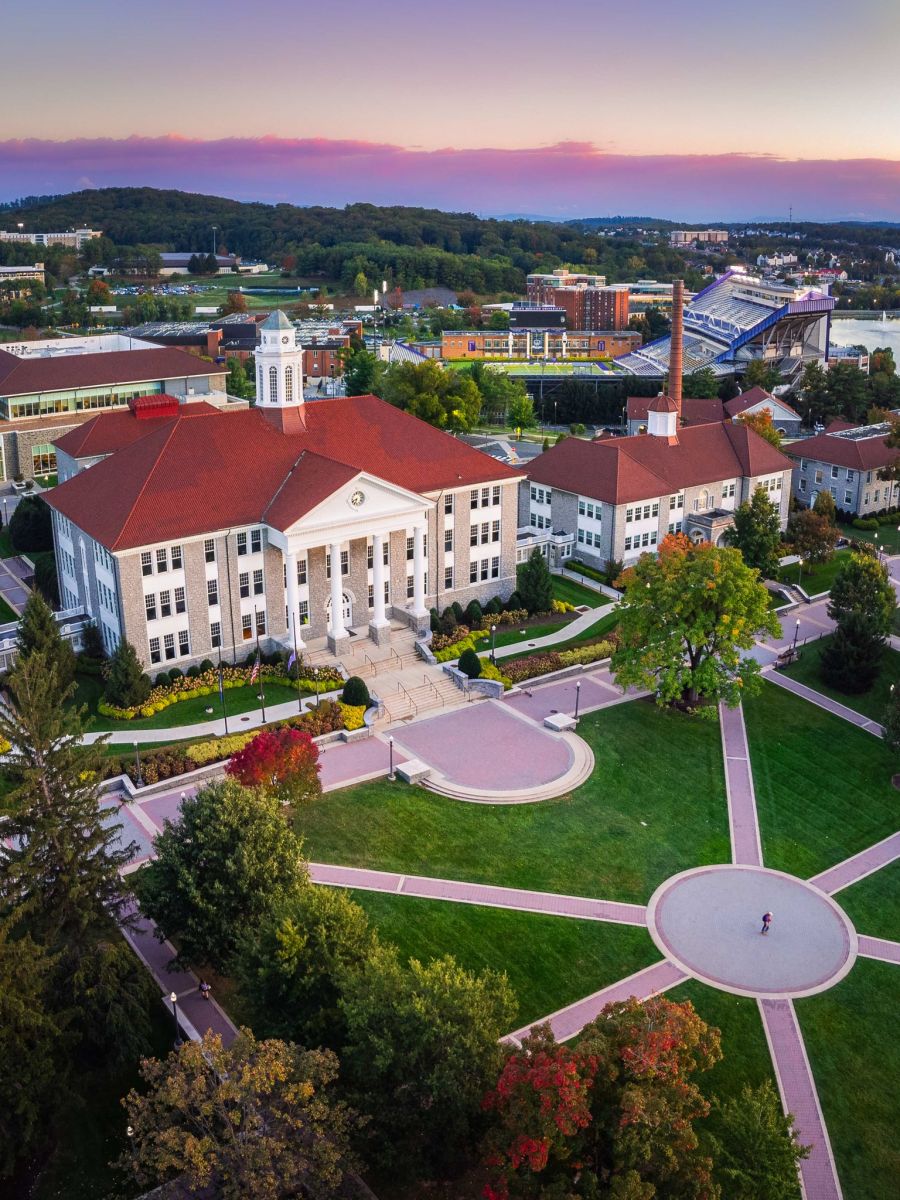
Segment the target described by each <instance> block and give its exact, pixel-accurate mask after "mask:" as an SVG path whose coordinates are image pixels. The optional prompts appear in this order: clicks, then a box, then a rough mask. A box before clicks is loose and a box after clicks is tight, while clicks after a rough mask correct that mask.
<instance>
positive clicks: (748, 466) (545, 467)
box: [528, 422, 792, 504]
mask: <svg viewBox="0 0 900 1200" xmlns="http://www.w3.org/2000/svg"><path fill="white" fill-rule="evenodd" d="M791 465H792V464H791V462H790V461H789V460H788V459H787V458H785V456H784V455H783V454H782V453H781V452H780V451H779V450H776V449H775V447H774V446H772V445H771V444H770V443H769V442H767V441H766V440H765V438H761V437H760V436H759V435H758V434H756V433H754V432H753V430H751V429H748V428H747V427H746V426H745V425H732V424H730V423H728V422H718V423H716V424H709V425H689V426H686V427H682V428H681V429H680V430H679V431H678V441H677V443H674V444H670V443H669V441H668V439H667V438H662V437H654V436H652V435H651V434H638V435H637V436H636V437H627V438H615V439H612V440H610V441H603V442H584V441H581V440H580V439H578V438H566V439H565V440H564V441H562V442H560V443H559V444H558V445H556V446H554V447H553V448H552V449H550V450H547V451H546V452H545V453H544V454H541V455H539V456H538V457H537V458H536V459H534V461H533V462H532V463H531V465H530V467H529V471H528V475H529V479H531V480H533V481H534V482H535V483H543V484H545V485H547V486H549V487H551V488H559V489H560V490H562V491H567V492H575V493H577V494H578V495H581V496H590V497H592V498H593V499H595V500H604V501H606V502H607V503H609V504H628V503H630V502H631V501H634V500H649V499H652V498H653V497H656V496H665V495H670V494H672V493H674V492H679V491H682V490H683V489H684V488H687V487H699V486H702V485H704V484H709V483H717V482H719V481H720V480H722V479H731V478H734V477H737V476H739V475H747V476H758V475H767V474H775V473H776V472H781V471H787V470H790V469H791Z"/></svg>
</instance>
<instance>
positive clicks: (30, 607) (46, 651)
mask: <svg viewBox="0 0 900 1200" xmlns="http://www.w3.org/2000/svg"><path fill="white" fill-rule="evenodd" d="M16 649H17V650H18V657H19V661H24V660H25V659H27V658H28V657H29V656H30V655H32V654H41V655H43V658H44V661H45V662H47V663H51V664H52V665H53V666H54V667H55V668H56V678H57V681H58V682H59V685H60V686H61V687H63V688H67V687H68V686H69V684H70V683H72V682H73V680H74V678H75V651H74V650H73V649H72V643H71V642H69V641H67V640H66V639H65V638H64V637H63V636H62V634H61V633H60V631H59V625H58V624H57V622H56V621H55V620H54V618H53V613H52V612H51V611H50V606H49V605H48V604H47V601H46V600H45V599H44V597H43V596H42V595H41V594H40V593H39V592H32V593H31V595H30V596H29V597H28V601H27V602H26V604H25V607H24V609H23V610H22V617H21V620H20V621H19V630H18V633H17V635H16Z"/></svg>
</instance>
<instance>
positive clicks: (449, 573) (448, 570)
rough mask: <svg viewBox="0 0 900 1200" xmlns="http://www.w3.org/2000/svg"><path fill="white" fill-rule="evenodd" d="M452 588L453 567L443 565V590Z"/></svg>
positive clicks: (448, 590)
mask: <svg viewBox="0 0 900 1200" xmlns="http://www.w3.org/2000/svg"><path fill="white" fill-rule="evenodd" d="M452 590H453V568H452V567H444V591H445V592H451V591H452Z"/></svg>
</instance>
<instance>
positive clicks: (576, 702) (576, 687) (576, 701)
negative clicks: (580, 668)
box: [575, 679, 581, 721]
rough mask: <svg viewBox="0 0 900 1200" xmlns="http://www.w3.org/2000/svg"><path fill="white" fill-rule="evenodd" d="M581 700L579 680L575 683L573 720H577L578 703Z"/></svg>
mask: <svg viewBox="0 0 900 1200" xmlns="http://www.w3.org/2000/svg"><path fill="white" fill-rule="evenodd" d="M580 702H581V680H580V679H579V680H577V681H576V683H575V720H576V721H577V720H578V705H579V703H580Z"/></svg>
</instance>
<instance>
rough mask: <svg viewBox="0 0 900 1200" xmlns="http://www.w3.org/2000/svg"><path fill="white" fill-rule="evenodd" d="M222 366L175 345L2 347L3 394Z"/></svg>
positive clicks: (214, 370)
mask: <svg viewBox="0 0 900 1200" xmlns="http://www.w3.org/2000/svg"><path fill="white" fill-rule="evenodd" d="M222 374H224V372H223V370H222V368H221V367H217V366H216V365H215V363H210V362H203V361H202V360H201V359H199V358H198V357H197V356H196V354H187V353H186V352H185V351H184V350H178V349H175V348H174V347H171V346H160V347H158V348H156V349H153V350H110V351H108V352H105V353H100V354H62V355H56V356H54V357H51V358H19V357H18V356H17V355H15V354H10V353H9V351H8V350H2V349H0V396H30V395H32V394H33V393H35V392H60V391H70V390H72V389H74V388H86V387H108V386H109V385H110V384H114V383H158V382H165V380H167V379H183V378H185V377H186V376H196V375H222Z"/></svg>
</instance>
